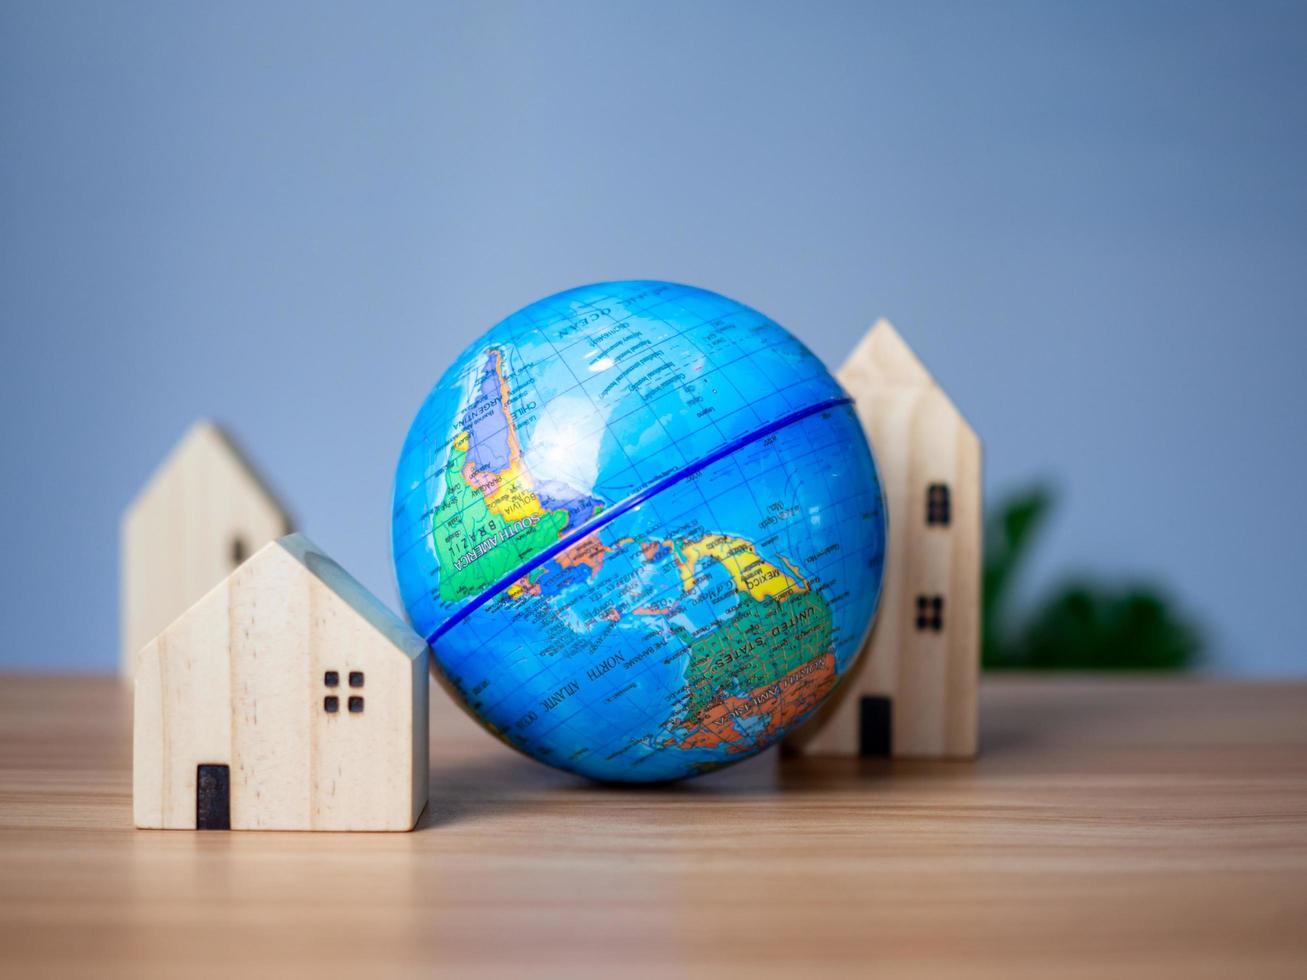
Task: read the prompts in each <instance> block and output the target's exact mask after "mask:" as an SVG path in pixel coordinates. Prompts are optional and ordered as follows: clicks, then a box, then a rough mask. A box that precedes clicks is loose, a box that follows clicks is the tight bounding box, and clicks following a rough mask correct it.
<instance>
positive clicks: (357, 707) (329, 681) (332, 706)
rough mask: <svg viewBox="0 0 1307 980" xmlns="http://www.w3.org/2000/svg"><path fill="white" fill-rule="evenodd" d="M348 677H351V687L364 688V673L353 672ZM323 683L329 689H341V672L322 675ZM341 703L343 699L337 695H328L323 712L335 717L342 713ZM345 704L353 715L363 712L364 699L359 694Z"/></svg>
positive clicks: (327, 672) (323, 700) (330, 671)
mask: <svg viewBox="0 0 1307 980" xmlns="http://www.w3.org/2000/svg"><path fill="white" fill-rule="evenodd" d="M348 676H349V686H350V687H362V686H363V671H361V670H351V671H350V672H349V675H348ZM322 683H323V684H325V685H326V686H327V687H328V688H336V687H340V671H338V670H328V671H325V672H324V673H323V675H322ZM340 701H341V699H340V698H339V697H338V696H337V695H335V694H328V695H327V696H326V697H324V698H323V699H322V710H323V711H325V712H326V713H327V714H329V715H334V714H336V713H337V712H339V711H340ZM345 704H346V706H347V707H348V708H349V712H350V714H352V715H357V714H359V713H360V712H362V710H363V698H362V697H360V696H359V695H357V694H356V695H352V696H351V697H350V698H349V699H348V700H347V701H346V702H345Z"/></svg>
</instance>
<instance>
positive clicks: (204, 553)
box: [119, 420, 291, 682]
mask: <svg viewBox="0 0 1307 980" xmlns="http://www.w3.org/2000/svg"><path fill="white" fill-rule="evenodd" d="M290 530H291V521H290V518H289V517H288V516H287V515H286V511H285V509H284V508H283V507H282V506H281V505H280V504H279V503H278V502H277V499H276V498H275V497H274V496H273V494H272V491H271V490H269V489H268V487H267V485H266V484H265V483H264V482H263V481H262V480H261V479H260V478H259V476H258V474H256V473H255V472H254V469H253V468H252V467H251V466H250V464H249V462H248V461H247V460H246V459H245V457H244V456H243V455H242V454H241V453H240V451H239V450H238V449H237V448H236V446H235V445H234V444H233V443H232V441H231V439H230V437H229V436H228V435H227V434H226V433H225V432H223V431H222V429H220V428H219V427H218V426H217V425H215V424H214V423H213V422H210V421H208V420H202V421H200V422H197V423H195V425H194V426H192V427H191V429H190V430H189V431H188V432H187V433H186V435H185V436H183V437H182V439H181V441H180V442H178V443H177V445H176V446H175V447H173V449H172V451H171V452H170V453H169V454H168V456H167V458H166V459H165V460H164V461H163V462H162V463H160V464H159V468H158V469H157V470H156V471H155V473H154V475H153V476H151V477H150V479H149V481H148V482H147V483H146V484H145V486H144V487H143V488H142V490H141V492H140V493H139V494H137V496H136V499H135V500H133V501H132V503H131V505H130V506H129V507H128V508H127V510H126V512H125V513H124V514H123V520H122V528H121V552H122V553H121V556H120V562H121V566H122V569H121V581H122V596H121V603H122V650H121V656H120V666H119V672H120V673H121V675H122V677H123V679H124V680H125V681H129V682H130V681H131V679H132V671H133V670H134V669H135V667H136V655H137V654H138V653H139V652H140V650H141V648H142V647H144V646H145V644H147V643H149V642H150V641H151V640H152V639H154V638H155V637H156V636H158V635H159V633H160V632H162V631H163V629H164V628H165V627H166V626H168V624H169V623H171V622H172V621H173V620H175V619H176V618H177V617H178V616H180V615H181V614H182V613H184V612H185V611H186V610H187V609H188V608H190V606H191V604H192V603H194V602H195V601H196V600H198V599H199V598H200V597H201V596H202V595H204V594H205V593H206V592H208V591H209V590H210V589H211V588H213V587H214V586H215V585H217V584H218V583H219V582H221V581H222V580H223V579H224V578H225V577H226V576H227V574H228V573H229V572H230V571H231V570H232V569H234V568H235V567H236V566H237V565H239V564H240V563H241V561H243V560H244V559H245V558H247V557H249V556H250V555H252V554H254V552H255V551H257V550H258V549H259V548H262V547H263V546H264V545H265V544H267V543H268V542H269V541H272V540H274V539H275V538H279V537H281V536H282V535H283V534H286V533H287V532H289V531H290Z"/></svg>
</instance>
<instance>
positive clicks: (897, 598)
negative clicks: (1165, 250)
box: [786, 320, 982, 758]
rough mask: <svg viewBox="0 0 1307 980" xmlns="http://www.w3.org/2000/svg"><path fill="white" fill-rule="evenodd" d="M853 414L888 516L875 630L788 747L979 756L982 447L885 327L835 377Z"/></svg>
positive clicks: (895, 335)
mask: <svg viewBox="0 0 1307 980" xmlns="http://www.w3.org/2000/svg"><path fill="white" fill-rule="evenodd" d="M838 376H839V379H840V381H841V383H842V384H843V385H844V387H845V388H846V389H847V390H848V392H849V394H851V395H852V396H853V398H854V399H855V401H856V404H857V411H858V416H859V418H860V419H861V420H862V424H863V428H864V429H865V431H866V433H867V437H868V439H869V441H870V442H871V446H872V449H873V451H874V452H875V455H876V462H877V465H878V467H879V470H880V477H881V483H882V486H883V488H884V493H885V501H886V509H887V512H888V525H889V526H888V542H887V545H888V546H887V551H886V564H885V580H884V586H883V591H882V594H881V600H880V609H879V612H878V613H877V617H876V622H875V626H874V628H873V629H872V632H871V635H870V637H869V639H868V641H867V644H866V646H865V647H864V649H863V652H862V654H861V656H860V658H859V660H858V662H857V663H856V664H855V665H854V666H853V668H852V669H851V671H850V674H849V676H848V677H847V678H846V679H845V680H844V682H843V684H842V685H841V687H840V689H839V690H838V691H837V692H836V694H835V697H834V698H833V699H832V701H831V702H830V703H829V704H827V705H826V706H825V707H824V708H823V710H822V712H821V713H820V714H819V715H818V716H817V718H815V719H814V720H813V721H812V722H811V723H809V724H808V725H806V726H805V727H804V728H803V729H802V730H801V731H799V732H796V733H795V734H794V735H793V736H792V737H791V738H790V739H789V740H788V742H787V743H786V745H787V749H789V750H790V751H797V752H801V753H813V754H833V755H894V756H916V757H927V758H932V757H933V758H949V757H967V756H971V755H974V754H975V752H976V726H977V708H976V686H977V675H978V672H979V662H980V603H981V591H980V590H981V522H982V511H981V445H980V440H979V439H977V438H976V434H975V432H973V431H972V429H971V426H970V425H968V424H967V421H966V419H965V418H963V417H962V415H961V413H960V412H958V410H957V409H956V408H955V407H954V405H953V403H952V402H951V401H950V400H949V397H948V395H946V394H945V393H944V391H943V390H942V389H941V388H940V387H939V385H938V384H936V383H935V379H934V378H932V377H931V376H930V373H929V372H928V371H927V370H926V368H925V366H924V365H923V364H922V363H921V361H920V360H918V358H917V356H916V355H915V354H914V353H913V352H912V349H911V348H909V347H908V345H907V344H906V343H905V342H904V340H903V338H902V337H900V336H899V334H898V332H897V331H896V330H895V329H894V327H893V326H891V325H890V323H889V321H887V320H881V321H880V322H879V323H877V324H876V325H875V326H874V327H873V328H872V329H871V330H870V331H869V332H868V333H867V335H866V336H865V337H863V339H862V341H861V342H860V343H859V344H858V346H857V348H856V349H855V350H854V351H853V353H852V354H851V355H850V356H849V358H848V360H847V361H845V362H844V365H843V366H842V367H841V368H840V370H839V372H838Z"/></svg>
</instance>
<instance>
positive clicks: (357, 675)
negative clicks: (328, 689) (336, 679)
mask: <svg viewBox="0 0 1307 980" xmlns="http://www.w3.org/2000/svg"><path fill="white" fill-rule="evenodd" d="M349 686H350V687H362V686H363V671H361V670H351V671H350V672H349Z"/></svg>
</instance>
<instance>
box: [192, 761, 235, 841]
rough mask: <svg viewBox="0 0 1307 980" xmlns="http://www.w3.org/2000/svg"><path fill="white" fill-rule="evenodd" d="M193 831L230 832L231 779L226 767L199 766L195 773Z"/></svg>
mask: <svg viewBox="0 0 1307 980" xmlns="http://www.w3.org/2000/svg"><path fill="white" fill-rule="evenodd" d="M195 829H196V830H231V779H230V770H229V769H228V768H227V767H226V766H206V765H201V766H200V767H199V771H198V772H197V773H196V779H195Z"/></svg>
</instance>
